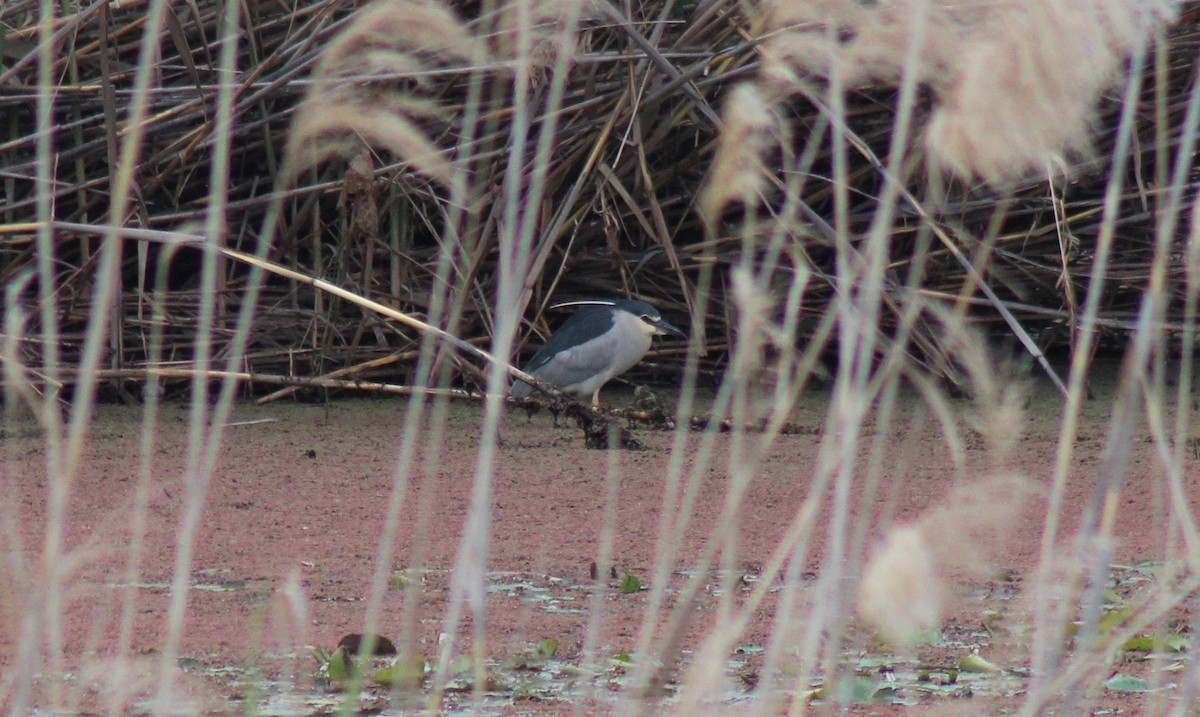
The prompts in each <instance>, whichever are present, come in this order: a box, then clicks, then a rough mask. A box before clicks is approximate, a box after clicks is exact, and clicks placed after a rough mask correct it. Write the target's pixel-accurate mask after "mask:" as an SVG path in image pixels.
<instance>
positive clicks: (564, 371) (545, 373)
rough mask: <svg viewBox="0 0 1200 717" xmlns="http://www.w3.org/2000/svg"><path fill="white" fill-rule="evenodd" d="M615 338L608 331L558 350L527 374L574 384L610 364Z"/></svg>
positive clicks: (570, 384)
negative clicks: (589, 339)
mask: <svg viewBox="0 0 1200 717" xmlns="http://www.w3.org/2000/svg"><path fill="white" fill-rule="evenodd" d="M615 340H616V338H615V337H614V336H612V335H611V334H605V335H602V336H597V337H596V338H594V339H592V340H591V341H587V342H585V343H582V344H579V345H576V346H574V347H572V348H569V349H565V350H563V351H559V352H558V353H556V354H555V355H554V356H553V357H551V359H550V360H549V361H546V362H545V363H543V364H542V365H541V366H538V367H537V368H536V369H534V370H533V371H530V373H531V374H532V375H533V376H535V377H536V378H540V379H542V380H543V381H546V382H547V383H551V384H553V385H555V386H559V387H562V388H566V387H567V386H574V385H575V384H577V383H581V382H583V381H586V380H588V379H589V378H592V377H594V376H596V375H597V374H600V373H603V372H604V371H607V370H608V369H610V368H611V367H612V365H613V348H614V346H613V342H614V341H615Z"/></svg>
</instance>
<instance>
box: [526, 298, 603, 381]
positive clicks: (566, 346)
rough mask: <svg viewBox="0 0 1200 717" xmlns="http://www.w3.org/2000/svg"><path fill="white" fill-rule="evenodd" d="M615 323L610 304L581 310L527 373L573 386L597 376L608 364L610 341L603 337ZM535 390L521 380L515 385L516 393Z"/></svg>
mask: <svg viewBox="0 0 1200 717" xmlns="http://www.w3.org/2000/svg"><path fill="white" fill-rule="evenodd" d="M612 325H613V317H612V308H610V307H607V306H596V307H589V308H586V309H582V310H580V311H577V312H576V313H575V314H573V315H572V316H571V318H569V319H567V320H566V322H564V323H563V325H562V326H561V327H559V329H558V330H557V331H555V332H554V333H553V334H552V335H551V336H550V339H549V340H548V341H546V345H545V346H542V348H541V350H539V351H538V352H537V353H536V354H534V355H533V358H532V359H530V360H529V363H528V364H526V365H525V372H526V373H528V374H530V375H532V376H534V377H535V378H540V379H542V380H543V381H546V382H547V383H550V384H552V385H555V386H570V385H572V384H575V383H578V382H580V381H583V380H584V379H587V378H590V377H591V376H594V375H595V374H596V373H598V372H600V371H602V370H604V369H605V368H607V366H608V361H609V357H608V354H607V353H606V348H605V345H606V344H607V340H605V339H602V338H601V337H602V336H604V334H606V333H607V332H608V331H609V329H611V328H612ZM597 342H599V343H597ZM532 390H533V388H532V387H531V386H530V385H529V384H527V383H524V382H522V381H517V382H516V383H515V384H513V389H512V395H513V396H515V397H516V398H524V397H526V396H528V395H529V394H530V392H531V391H532Z"/></svg>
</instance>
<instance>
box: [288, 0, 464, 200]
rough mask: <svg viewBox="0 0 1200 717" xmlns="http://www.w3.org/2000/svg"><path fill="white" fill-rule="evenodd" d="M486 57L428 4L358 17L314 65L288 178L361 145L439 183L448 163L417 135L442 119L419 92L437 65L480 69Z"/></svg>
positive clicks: (383, 7)
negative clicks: (458, 64) (426, 123)
mask: <svg viewBox="0 0 1200 717" xmlns="http://www.w3.org/2000/svg"><path fill="white" fill-rule="evenodd" d="M484 56H485V53H484V49H483V47H482V45H481V44H480V43H479V42H477V41H476V40H475V38H474V37H472V36H471V35H470V34H469V33H468V32H467V29H466V28H465V27H464V26H463V24H462V23H461V22H460V21H459V20H458V19H457V18H456V17H455V16H454V14H453V13H452V12H451V11H450V10H448V9H447V8H445V7H442V6H441V5H439V4H436V3H432V2H408V1H406V0H380V1H379V2H376V3H375V4H373V5H371V6H370V7H368V8H366V9H365V10H364V11H362V12H361V13H359V14H358V16H356V17H355V19H354V21H353V22H352V23H351V25H350V27H349V28H347V29H346V31H345V32H342V33H340V34H339V35H338V36H337V39H335V40H334V41H333V42H332V43H331V44H330V46H329V48H328V49H327V50H326V52H325V56H324V57H323V58H322V60H321V62H320V63H319V64H318V65H317V68H316V71H315V72H314V77H315V78H316V82H315V83H314V84H313V86H312V89H310V90H309V92H308V94H307V96H306V97H305V99H304V102H303V104H302V105H301V107H300V110H299V112H298V114H297V117H296V122H295V125H294V126H293V128H292V132H291V135H290V137H289V140H288V156H289V157H291V158H292V160H293V163H292V166H291V176H292V177H294V176H295V175H296V174H298V173H299V172H301V171H303V170H305V169H306V168H309V167H312V166H314V165H316V164H318V163H320V162H321V161H323V160H325V159H328V158H329V157H332V156H349V155H353V154H356V153H357V152H358V151H359V150H361V149H362V144H363V143H364V142H365V143H366V144H368V145H371V146H377V147H382V148H385V149H387V150H388V151H390V152H392V153H393V154H395V155H396V156H397V157H398V158H400V159H402V160H405V161H407V162H409V163H410V164H411V166H412V168H413V169H414V170H415V171H417V172H419V173H421V174H424V175H426V176H427V177H430V178H431V179H434V180H437V181H439V182H442V183H446V182H448V181H449V177H450V163H449V161H448V160H447V158H446V157H445V156H444V155H443V153H442V151H441V150H440V149H439V148H438V147H437V145H436V144H434V142H433V141H432V140H431V139H430V138H429V137H427V136H426V134H425V132H424V131H423V130H422V128H421V122H422V121H425V120H434V119H445V116H446V114H447V113H446V112H445V111H444V110H443V109H442V107H441V106H440V105H439V104H438V102H437V101H436V100H434V99H431V98H428V97H423V96H422V95H421V91H422V90H428V89H430V88H431V87H432V84H431V82H430V80H429V78H428V77H426V76H425V75H424V73H425V71H426V70H427V69H428V68H429V66H430V65H431V63H435V62H439V61H459V62H466V63H474V62H479V61H481V60H482V58H483V57H484Z"/></svg>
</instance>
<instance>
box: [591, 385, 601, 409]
mask: <svg viewBox="0 0 1200 717" xmlns="http://www.w3.org/2000/svg"><path fill="white" fill-rule="evenodd" d="M592 408H600V389H598V388H597V389H596V390H595V391H593V392H592Z"/></svg>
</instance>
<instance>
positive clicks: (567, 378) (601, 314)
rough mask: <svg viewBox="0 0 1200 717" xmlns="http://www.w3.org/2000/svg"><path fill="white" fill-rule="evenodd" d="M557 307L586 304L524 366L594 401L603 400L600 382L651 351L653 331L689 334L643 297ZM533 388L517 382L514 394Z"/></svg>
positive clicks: (575, 303) (573, 303)
mask: <svg viewBox="0 0 1200 717" xmlns="http://www.w3.org/2000/svg"><path fill="white" fill-rule="evenodd" d="M558 306H581V307H583V308H581V309H580V310H579V311H577V312H575V314H574V315H573V316H571V318H569V319H567V320H566V322H565V323H563V325H562V326H561V327H560V328H559V329H558V331H555V332H554V333H553V334H552V335H551V336H550V340H549V341H547V342H546V345H545V346H543V347H542V349H541V350H540V351H538V352H537V353H536V354H534V356H533V358H532V359H531V360H530V361H529V363H528V364H527V365H526V366H525V373H527V374H529V375H530V376H533V377H534V378H536V379H540V380H542V381H545V382H546V383H548V384H550V385H551V386H554V387H556V388H558V389H559V390H561V391H563V392H564V393H573V394H575V395H577V396H579V397H580V398H587V397H588V396H591V397H592V405H593V406H598V405H600V387H601V386H603V385H604V384H606V383H608V382H609V381H610V380H611V379H612V378H613V377H614V376H620V375H621V374H623V373H625V372H626V371H628V370H629V369H631V368H633V365H634V364H636V363H637V362H638V361H641V360H642V357H643V356H645V355H646V352H647V351H649V350H650V339H651V337H652V336H663V335H666V334H672V335H674V336H678V337H680V338H687V337H686V336H685V334H684V333H683V332H682V331H680V330H679V329H677V328H675V327H674V326H672V325H670V324H668V323H667V322H665V321H663V320H662V317H661V316H659V314H658V309H656V308H654V307H653V306H651V305H650V304H647V303H646V302H644V301H634V300H631V299H611V300H609V299H605V300H597V301H571V302H568V303H565V304H558ZM556 308H557V307H556ZM532 391H533V387H532V386H530V385H529V384H527V383H525V382H523V381H517V382H516V383H515V384H514V385H513V389H512V395H513V397H514V398H525V397H526V396H528V395H529V394H530V393H531V392H532Z"/></svg>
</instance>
